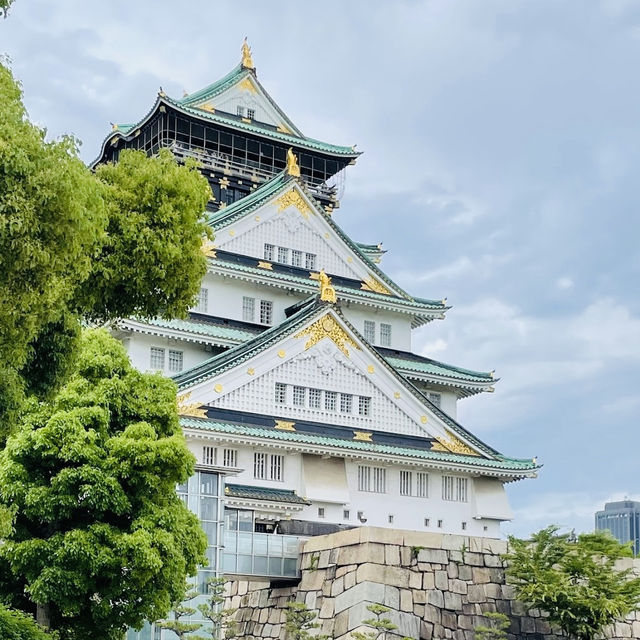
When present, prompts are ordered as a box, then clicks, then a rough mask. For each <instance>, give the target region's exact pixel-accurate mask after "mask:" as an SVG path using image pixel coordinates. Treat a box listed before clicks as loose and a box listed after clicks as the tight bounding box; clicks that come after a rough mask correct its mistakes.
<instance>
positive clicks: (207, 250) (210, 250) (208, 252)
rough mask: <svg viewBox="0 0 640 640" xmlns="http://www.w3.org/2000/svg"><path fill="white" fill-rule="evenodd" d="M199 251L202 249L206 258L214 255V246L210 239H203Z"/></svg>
mask: <svg viewBox="0 0 640 640" xmlns="http://www.w3.org/2000/svg"><path fill="white" fill-rule="evenodd" d="M200 251H202V253H203V254H204V255H205V256H206V257H207V258H215V257H216V246H215V245H214V244H213V242H211V240H205V241H204V242H203V243H202V246H201V247H200Z"/></svg>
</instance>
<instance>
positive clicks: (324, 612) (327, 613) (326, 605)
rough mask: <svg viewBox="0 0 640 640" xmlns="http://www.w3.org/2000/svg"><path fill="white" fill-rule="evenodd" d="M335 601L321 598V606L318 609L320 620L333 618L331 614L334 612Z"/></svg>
mask: <svg viewBox="0 0 640 640" xmlns="http://www.w3.org/2000/svg"><path fill="white" fill-rule="evenodd" d="M334 604H335V600H334V599H333V598H323V600H322V606H321V607H320V613H319V614H318V615H319V617H320V618H333V614H334V611H335V607H334Z"/></svg>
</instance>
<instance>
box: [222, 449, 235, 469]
mask: <svg viewBox="0 0 640 640" xmlns="http://www.w3.org/2000/svg"><path fill="white" fill-rule="evenodd" d="M222 466H223V467H237V466H238V450H237V449H223V450H222Z"/></svg>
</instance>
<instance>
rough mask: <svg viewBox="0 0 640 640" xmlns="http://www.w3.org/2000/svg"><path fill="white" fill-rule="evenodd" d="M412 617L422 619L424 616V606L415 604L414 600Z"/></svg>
mask: <svg viewBox="0 0 640 640" xmlns="http://www.w3.org/2000/svg"><path fill="white" fill-rule="evenodd" d="M413 615H414V616H418V618H422V617H423V616H424V604H415V600H414V605H413Z"/></svg>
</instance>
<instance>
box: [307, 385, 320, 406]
mask: <svg viewBox="0 0 640 640" xmlns="http://www.w3.org/2000/svg"><path fill="white" fill-rule="evenodd" d="M321 397H322V392H321V391H320V389H309V407H310V408H311V409H319V408H320V400H321Z"/></svg>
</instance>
